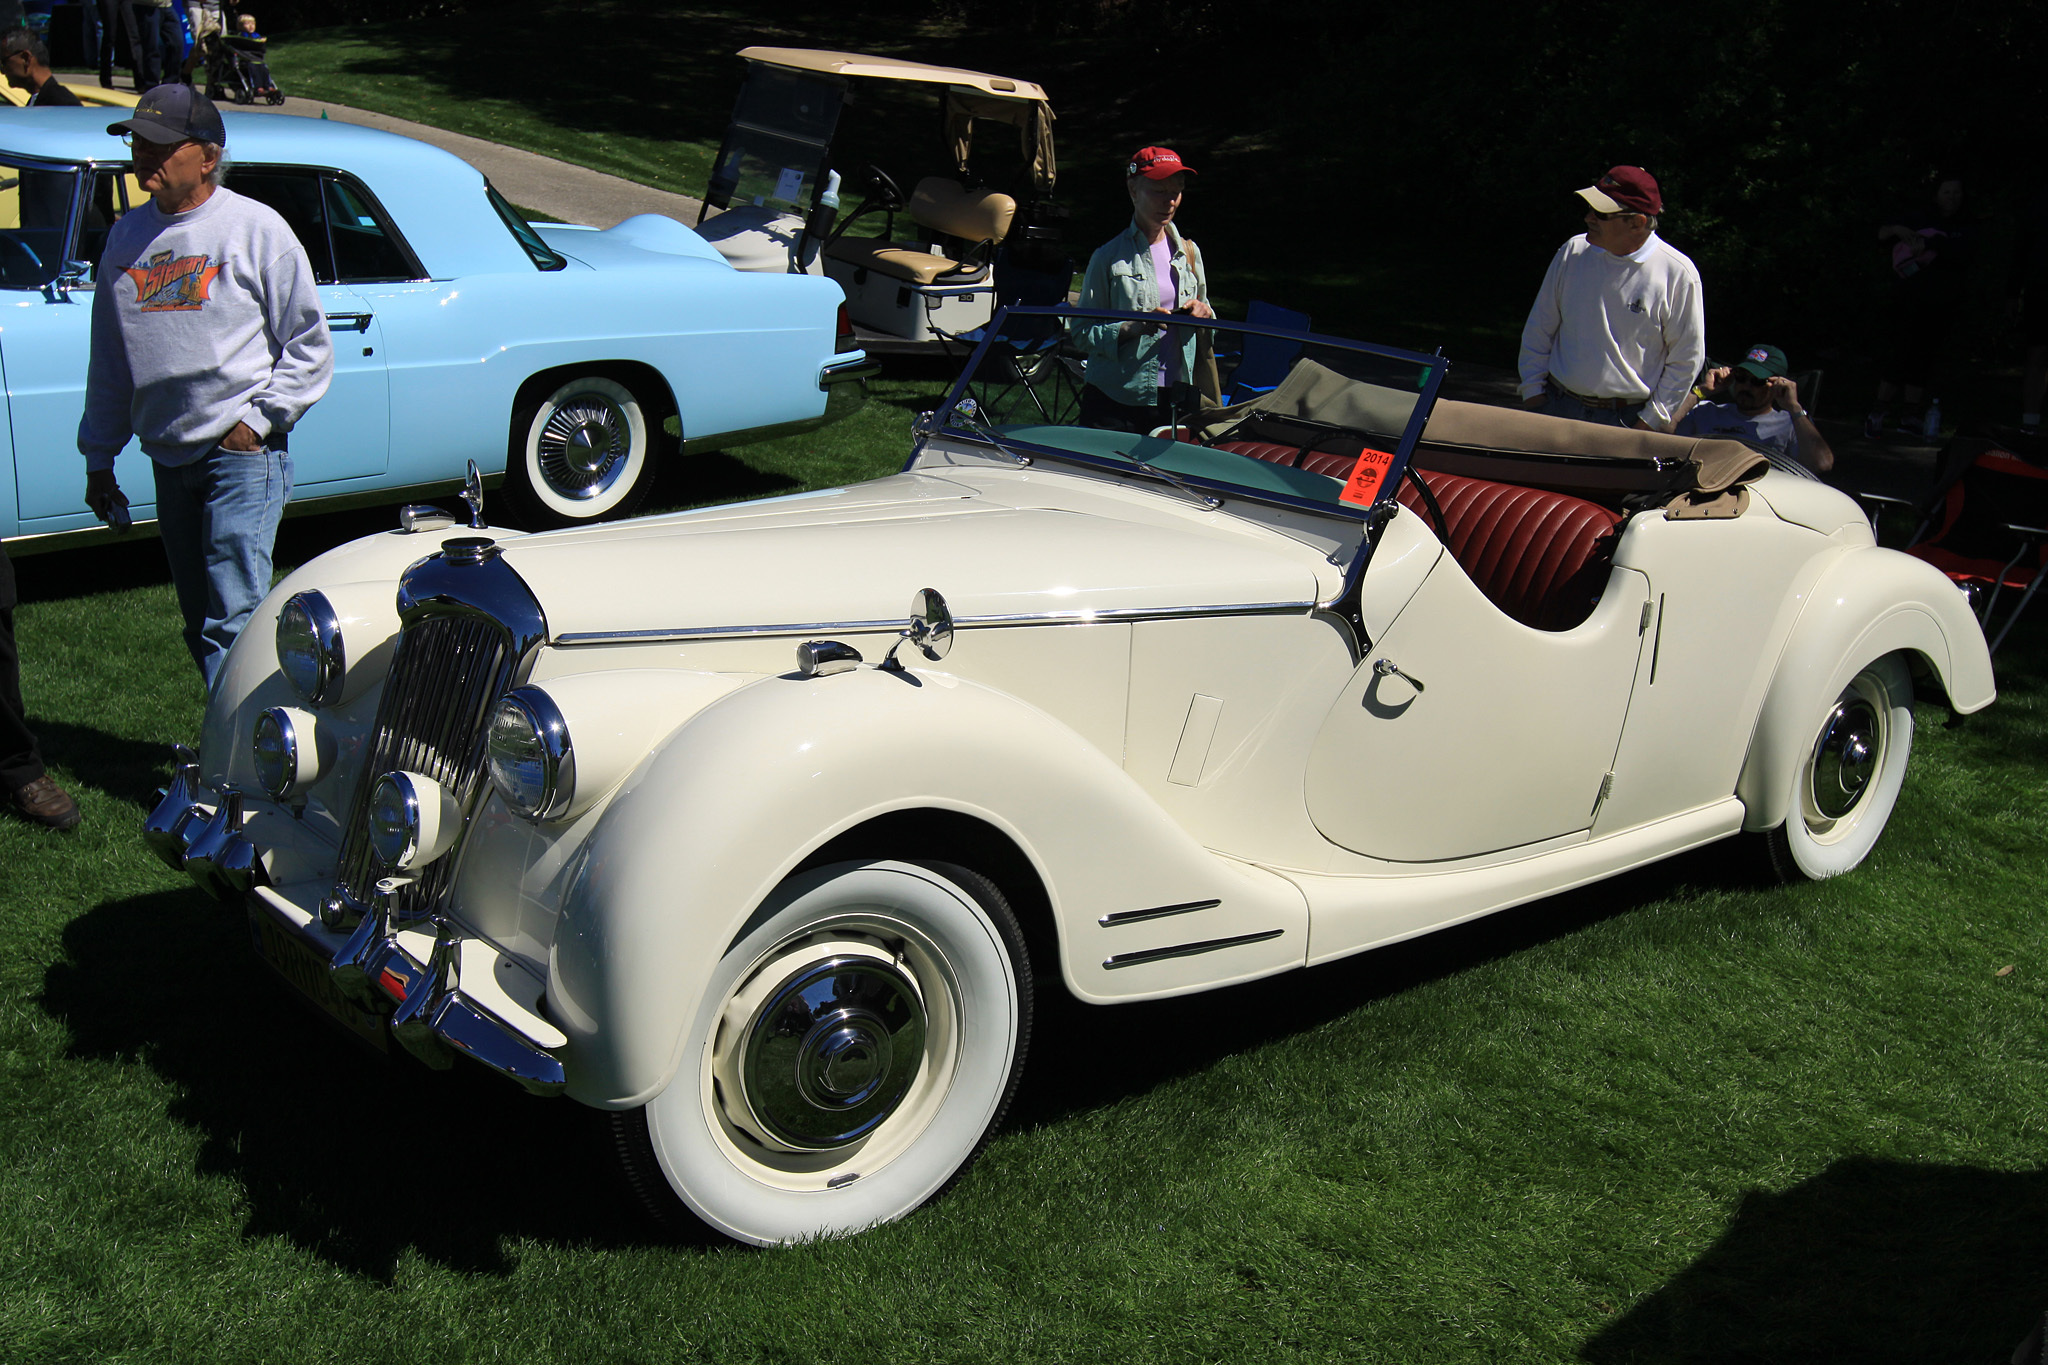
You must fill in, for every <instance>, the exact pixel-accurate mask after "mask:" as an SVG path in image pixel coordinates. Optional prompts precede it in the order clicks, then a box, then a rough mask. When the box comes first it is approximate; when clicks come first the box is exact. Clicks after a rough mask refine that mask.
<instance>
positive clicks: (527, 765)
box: [485, 687, 576, 820]
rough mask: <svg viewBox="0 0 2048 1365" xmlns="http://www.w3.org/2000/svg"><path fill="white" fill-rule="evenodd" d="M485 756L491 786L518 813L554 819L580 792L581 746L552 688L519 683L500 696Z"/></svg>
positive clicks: (492, 719)
mask: <svg viewBox="0 0 2048 1365" xmlns="http://www.w3.org/2000/svg"><path fill="white" fill-rule="evenodd" d="M485 755H486V757H487V758H488V761H489V763H490V771H491V785H492V786H493V787H495V788H497V791H498V795H499V796H500V797H501V798H503V800H504V802H505V804H506V805H507V806H509V807H511V809H512V812H513V813H514V814H515V815H519V816H522V817H524V818H526V819H528V820H553V819H556V818H557V817H559V816H560V815H561V814H562V813H563V812H564V811H566V810H568V809H569V803H570V801H571V800H572V799H573V798H574V797H575V795H576V751H575V750H574V749H572V748H571V747H570V745H569V726H568V724H567V723H566V722H565V721H564V720H563V719H562V713H561V711H560V710H559V709H558V708H557V707H556V706H555V703H554V701H553V699H552V698H550V697H549V696H548V694H547V693H545V692H543V691H541V690H540V689H539V688H537V687H519V688H514V689H513V690H512V691H510V692H507V693H506V694H505V695H504V696H502V697H500V698H499V699H498V705H497V708H496V709H495V710H493V711H492V712H491V727H490V734H489V738H488V739H487V741H486V747H485Z"/></svg>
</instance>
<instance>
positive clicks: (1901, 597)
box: [1735, 548, 1998, 830]
mask: <svg viewBox="0 0 2048 1365" xmlns="http://www.w3.org/2000/svg"><path fill="white" fill-rule="evenodd" d="M1893 653H1903V654H1905V655H1906V656H1907V657H1908V660H1909V661H1910V662H1911V663H1912V664H1913V665H1914V672H1915V673H1916V674H1919V675H1922V676H1924V675H1925V674H1927V673H1932V674H1933V675H1934V677H1935V678H1936V679H1938V680H1939V681H1940V683H1941V687H1942V690H1943V691H1945V692H1946V693H1947V694H1948V699H1949V705H1950V706H1951V707H1953V708H1954V709H1955V710H1956V712H1957V713H1958V714H1962V715H1968V714H1969V713H1971V712H1973V711H1980V710H1982V709H1983V708H1984V707H1986V706H1989V705H1990V704H1991V703H1992V701H1993V700H1994V699H1995V698H1996V697H1997V695H1998V689H1997V687H1996V685H1995V684H1994V682H1993V680H1992V676H1991V656H1990V652H1989V651H1988V650H1987V649H1986V648H1985V645H1984V632H1983V631H1982V630H1981V629H1980V628H1979V627H1978V625H1977V618H1976V617H1974V616H1972V615H1971V614H1970V609H1969V604H1968V602H1967V601H1966V600H1965V599H1964V597H1963V595H1962V593H1960V592H1958V591H1957V590H1956V587H1955V585H1954V584H1953V583H1951V582H1950V581H1949V579H1948V577H1947V575H1945V574H1943V573H1942V572H1941V571H1940V570H1938V569H1936V568H1934V567H1933V566H1932V565H1930V564H1928V563H1926V562H1925V561H1922V560H1918V559H1914V558H1913V557H1912V556H1910V555H1903V554H1899V553H1897V552H1896V551H1893V550H1880V549H1875V548H1871V549H1863V550H1858V551H1855V552H1853V553H1850V554H1846V555H1843V556H1841V557H1840V558H1838V559H1837V560H1835V562H1834V563H1833V564H1832V565H1830V566H1829V568H1828V570H1827V572H1825V573H1824V574H1822V575H1821V578H1820V581H1819V582H1817V583H1815V584H1814V586H1813V589H1812V591H1811V593H1810V594H1809V595H1808V597H1807V604H1806V608H1805V610H1804V611H1802V612H1801V613H1800V615H1799V619H1798V621H1797V622H1796V623H1795V624H1794V625H1793V628H1792V634H1791V637H1790V638H1789V640H1788V641H1787V642H1786V646H1785V652H1784V653H1783V655H1781V656H1780V658H1779V660H1778V667H1777V671H1776V673H1775V674H1774V676H1773V678H1772V680H1771V687H1770V691H1769V692H1768V693H1767V694H1766V695H1765V697H1764V704H1763V708H1762V710H1761V711H1760V712H1759V713H1758V716H1757V723H1756V728H1755V730H1754V731H1753V732H1752V734H1751V737H1750V743H1749V756H1748V758H1747V759H1746V760H1744V762H1743V766H1742V775H1741V776H1740V777H1739V778H1737V779H1736V783H1735V795H1736V796H1737V797H1739V798H1741V801H1742V804H1743V806H1744V808H1745V810H1746V812H1747V813H1746V814H1745V816H1744V818H1743V822H1742V826H1743V828H1744V829H1749V830H1764V829H1774V828H1776V827H1777V826H1778V825H1780V824H1782V823H1784V820H1785V816H1786V813H1787V811H1788V810H1789V809H1790V803H1791V793H1792V782H1793V777H1794V774H1795V772H1796V771H1797V769H1798V767H1799V764H1800V763H1801V762H1802V761H1803V760H1804V758H1805V757H1806V750H1807V746H1808V745H1810V744H1811V743H1812V742H1813V738H1814V735H1815V734H1816V733H1817V727H1818V726H1819V725H1820V723H1821V721H1822V719H1823V718H1824V717H1825V716H1826V715H1827V712H1828V708H1829V707H1831V706H1832V705H1833V704H1834V702H1835V699H1836V698H1837V697H1838V696H1840V695H1841V692H1842V689H1843V688H1844V687H1846V686H1848V684H1849V680H1850V679H1851V678H1854V677H1855V676H1856V674H1857V673H1858V672H1859V671H1860V670H1861V669H1862V668H1863V667H1864V665H1866V664H1868V663H1870V662H1871V661H1873V660H1875V659H1880V658H1883V657H1884V656H1885V655H1887V654H1893Z"/></svg>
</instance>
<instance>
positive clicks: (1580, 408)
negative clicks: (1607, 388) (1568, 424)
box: [1537, 389, 1643, 427]
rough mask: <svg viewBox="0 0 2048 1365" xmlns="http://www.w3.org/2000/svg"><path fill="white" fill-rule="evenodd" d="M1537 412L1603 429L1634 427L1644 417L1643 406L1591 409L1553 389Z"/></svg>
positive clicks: (1630, 405) (1635, 404) (1632, 404)
mask: <svg viewBox="0 0 2048 1365" xmlns="http://www.w3.org/2000/svg"><path fill="white" fill-rule="evenodd" d="M1537 411H1538V412H1545V413H1549V414H1550V415H1551V416H1552V417H1563V418H1567V419H1569V420H1570V421H1574V422H1597V423H1599V424H1600V425H1601V426H1603V427H1632V426H1634V425H1635V424H1636V418H1638V417H1640V416H1642V415H1643V405H1642V404H1641V403H1631V404H1629V405H1628V406H1627V407H1625V408H1589V407H1587V406H1586V405H1585V404H1584V403H1581V402H1580V401H1579V400H1578V399H1576V398H1574V397H1572V396H1571V395H1570V394H1568V393H1559V392H1558V391H1557V390H1556V389H1552V390H1551V391H1550V396H1549V398H1547V399H1546V400H1545V401H1544V404H1543V406H1542V407H1540V408H1538V409H1537Z"/></svg>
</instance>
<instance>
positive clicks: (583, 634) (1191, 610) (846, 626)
mask: <svg viewBox="0 0 2048 1365" xmlns="http://www.w3.org/2000/svg"><path fill="white" fill-rule="evenodd" d="M1314 607H1315V603H1314V602H1311V601H1306V600H1304V601H1300V602H1240V603H1236V604H1234V605H1230V606H1219V607H1105V608H1103V609H1101V610H1098V611H1090V610H1080V611H1032V612H1008V613H998V614H995V615H990V616H956V617H954V618H953V626H954V628H955V629H956V630H968V629H975V628H983V627H990V626H1074V625H1089V624H1094V623H1097V622H1100V623H1104V624H1109V623H1114V622H1118V621H1178V620H1185V619H1191V618H1195V617H1203V616H1286V615H1290V614H1292V613H1295V612H1307V611H1310V610H1313V609H1314ZM902 628H903V621H902V618H901V617H891V618H890V619H888V620H886V621H806V622H792V623H789V624H786V625H773V626H672V627H669V628H668V629H665V630H660V629H657V630H571V631H565V632H563V633H562V634H561V635H559V636H557V637H555V639H554V641H553V643H554V644H556V645H563V646H566V645H610V644H623V643H626V642H628V641H646V642H656V643H659V642H666V641H671V640H726V639H733V640H742V639H754V638H758V637H761V636H773V635H828V634H848V633H852V632H855V631H885V630H886V631H896V630H901V629H902Z"/></svg>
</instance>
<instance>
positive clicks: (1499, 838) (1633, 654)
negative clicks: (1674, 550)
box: [1307, 556, 1649, 862]
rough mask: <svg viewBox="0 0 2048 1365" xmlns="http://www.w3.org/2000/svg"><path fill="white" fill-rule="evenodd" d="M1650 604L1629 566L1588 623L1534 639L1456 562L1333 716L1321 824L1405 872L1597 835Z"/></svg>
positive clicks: (1359, 673) (1318, 764)
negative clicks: (1413, 865)
mask: <svg viewBox="0 0 2048 1365" xmlns="http://www.w3.org/2000/svg"><path fill="white" fill-rule="evenodd" d="M1648 600H1649V580H1648V579H1647V578H1646V577H1645V576H1644V575H1642V574H1640V573H1637V572H1634V571H1632V570H1628V569H1616V570H1614V571H1613V572H1612V574H1611V575H1610V576H1609V579H1608V583H1607V588H1606V591H1605V592H1604V593H1603V594H1602V596H1601V599H1600V604H1599V606H1598V607H1596V608H1595V610H1594V612H1593V615H1592V616H1591V617H1590V618H1589V619H1588V620H1586V621H1585V622H1584V623H1583V624H1581V625H1580V626H1578V627H1577V628H1576V629H1573V630H1570V631H1562V632H1551V631H1541V630H1533V629H1531V628H1529V627H1527V626H1524V625H1522V624H1520V623H1519V622H1517V621H1514V620H1512V619H1510V618H1509V617H1507V616H1505V615H1503V614H1502V613H1501V612H1500V611H1499V610H1498V609H1497V608H1495V607H1494V605H1493V604H1492V603H1491V602H1489V601H1487V600H1486V598H1485V597H1484V596H1483V595H1482V594H1481V593H1480V591H1479V589H1478V588H1477V587H1476V586H1475V585H1474V584H1473V582H1472V580H1471V579H1470V578H1469V577H1467V576H1466V574H1465V572H1464V570H1463V569H1461V568H1459V567H1458V565H1457V563H1456V562H1455V561H1453V560H1452V559H1451V558H1450V557H1449V556H1445V557H1443V558H1442V559H1441V560H1439V561H1438V562H1437V564H1436V567H1435V568H1434V569H1433V570H1432V571H1431V573H1430V574H1429V577H1428V578H1427V579H1426V580H1424V582H1423V584H1422V586H1421V587H1420V588H1419V589H1417V590H1416V592H1415V594H1414V596H1413V598H1412V599H1410V601H1409V602H1408V604H1407V606H1406V607H1405V608H1403V609H1402V611H1401V613H1400V615H1399V616H1398V617H1396V618H1395V619H1394V622H1393V624H1392V625H1391V626H1390V627H1389V628H1388V629H1387V631H1386V632H1385V634H1384V635H1383V636H1382V637H1381V638H1380V639H1379V640H1378V641H1377V642H1375V646H1374V648H1373V649H1372V650H1371V651H1370V652H1369V653H1368V655H1367V657H1366V658H1365V659H1364V660H1362V661H1361V662H1360V664H1359V666H1358V668H1357V670H1356V672H1355V673H1354V674H1353V676H1352V679H1351V681H1350V683H1349V684H1348V685H1347V686H1346V687H1345V689H1344V691H1343V692H1342V694H1340V695H1339V697H1338V698H1337V701H1336V704H1335V705H1334V706H1332V707H1331V708H1330V712H1329V715H1328V717H1327V718H1326V719H1325V721H1324V724H1323V728H1322V732H1321V734H1320V735H1319V736H1318V737H1317V740H1316V746H1315V751H1314V753H1313V754H1312V755H1311V757H1310V759H1309V764H1308V771H1307V794H1308V807H1309V813H1310V815H1311V818H1313V819H1314V821H1315V823H1316V827H1317V828H1318V829H1320V830H1321V831H1322V832H1323V834H1324V835H1325V836H1326V837H1327V838H1329V839H1330V840H1331V841H1332V842H1333V843H1336V844H1338V845H1340V846H1342V847H1344V848H1348V849H1351V850H1352V851H1354V852H1357V853H1362V854H1366V855H1367V856H1369V857H1374V858H1383V859H1387V860H1390V861H1395V862H1432V861H1439V860H1445V859H1453V858H1465V857H1474V856H1478V855H1480V854H1485V853H1491V852H1495V851H1497V850H1500V849H1506V848H1515V847H1520V846H1522V845H1525V844H1533V843H1538V842H1541V841H1543V840H1546V839H1555V838H1557V837H1559V836H1562V835H1568V834H1574V833H1578V832H1582V831H1584V830H1586V829H1588V828H1589V827H1590V826H1591V824H1592V821H1593V817H1594V814H1595V811H1596V809H1597V807H1598V805H1599V801H1600V796H1601V791H1602V786H1603V781H1604V779H1605V778H1606V775H1607V773H1608V771H1609V768H1610V765H1611V764H1612V762H1613V759H1614V751H1615V745H1616V742H1617V741H1618V739H1619V738H1620V735H1621V729H1622V720H1623V717H1624V716H1625V714H1626V712H1627V709H1628V701H1629V692H1630V689H1631V688H1632V686H1633V684H1634V681H1635V672H1636V660H1637V657H1638V655H1639V653H1640V651H1641V647H1642V640H1643V629H1642V628H1643V624H1644V619H1643V606H1644V604H1645V603H1646V602H1647V601H1648Z"/></svg>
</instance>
